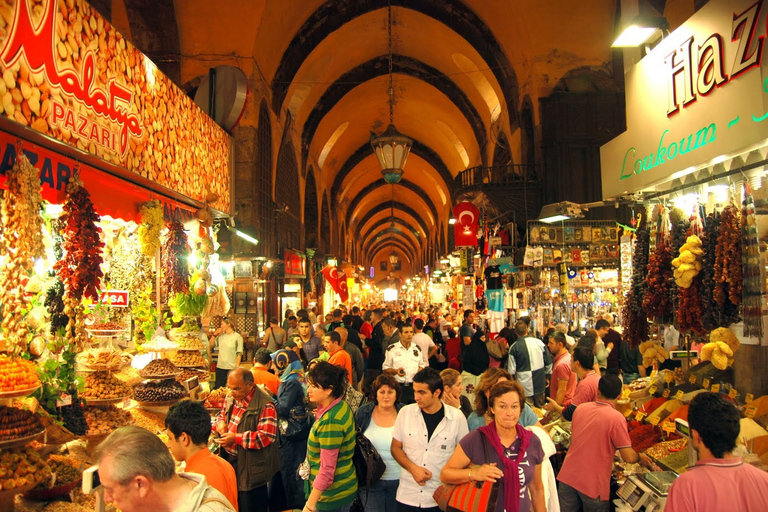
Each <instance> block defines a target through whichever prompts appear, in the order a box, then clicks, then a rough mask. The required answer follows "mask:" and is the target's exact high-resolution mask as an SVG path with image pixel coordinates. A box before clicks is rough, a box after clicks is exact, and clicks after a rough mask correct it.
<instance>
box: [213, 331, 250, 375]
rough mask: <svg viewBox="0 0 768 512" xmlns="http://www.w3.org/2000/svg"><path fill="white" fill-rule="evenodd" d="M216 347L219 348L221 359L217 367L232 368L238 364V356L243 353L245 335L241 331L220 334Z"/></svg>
mask: <svg viewBox="0 0 768 512" xmlns="http://www.w3.org/2000/svg"><path fill="white" fill-rule="evenodd" d="M214 348H218V349H219V360H218V362H217V363H216V368H218V369H220V370H232V369H234V368H235V367H236V366H237V356H238V355H242V354H243V337H242V336H240V334H239V333H236V332H230V333H229V334H219V335H218V336H217V337H216V342H215V344H214Z"/></svg>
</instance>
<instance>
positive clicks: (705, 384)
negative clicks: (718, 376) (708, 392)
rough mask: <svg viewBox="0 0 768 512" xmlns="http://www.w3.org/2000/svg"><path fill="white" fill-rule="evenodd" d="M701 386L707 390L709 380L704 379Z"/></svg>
mask: <svg viewBox="0 0 768 512" xmlns="http://www.w3.org/2000/svg"><path fill="white" fill-rule="evenodd" d="M701 385H702V386H704V389H709V379H704V380H703V381H702V382H701Z"/></svg>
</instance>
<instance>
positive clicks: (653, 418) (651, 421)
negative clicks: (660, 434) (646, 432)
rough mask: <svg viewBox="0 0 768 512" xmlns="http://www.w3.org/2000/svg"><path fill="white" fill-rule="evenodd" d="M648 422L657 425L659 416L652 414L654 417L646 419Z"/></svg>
mask: <svg viewBox="0 0 768 512" xmlns="http://www.w3.org/2000/svg"><path fill="white" fill-rule="evenodd" d="M648 422H649V423H650V424H651V425H654V426H656V425H658V424H659V417H658V416H654V417H652V418H651V419H650V420H648Z"/></svg>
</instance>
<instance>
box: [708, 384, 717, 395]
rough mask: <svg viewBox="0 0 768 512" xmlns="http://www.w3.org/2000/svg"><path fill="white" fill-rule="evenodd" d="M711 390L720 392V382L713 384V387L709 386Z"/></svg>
mask: <svg viewBox="0 0 768 512" xmlns="http://www.w3.org/2000/svg"><path fill="white" fill-rule="evenodd" d="M709 390H710V391H711V392H713V393H719V392H720V384H712V387H711V388H709Z"/></svg>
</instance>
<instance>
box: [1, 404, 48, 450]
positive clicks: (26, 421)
mask: <svg viewBox="0 0 768 512" xmlns="http://www.w3.org/2000/svg"><path fill="white" fill-rule="evenodd" d="M44 431H45V427H44V426H43V424H42V422H41V421H40V417H39V416H38V415H37V414H35V413H33V412H30V411H27V410H24V409H16V408H15V407H6V406H5V405H0V447H6V446H11V445H14V444H19V443H21V444H24V443H27V442H29V441H31V440H33V439H34V438H36V437H37V436H39V435H40V434H42V433H43V432H44Z"/></svg>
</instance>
